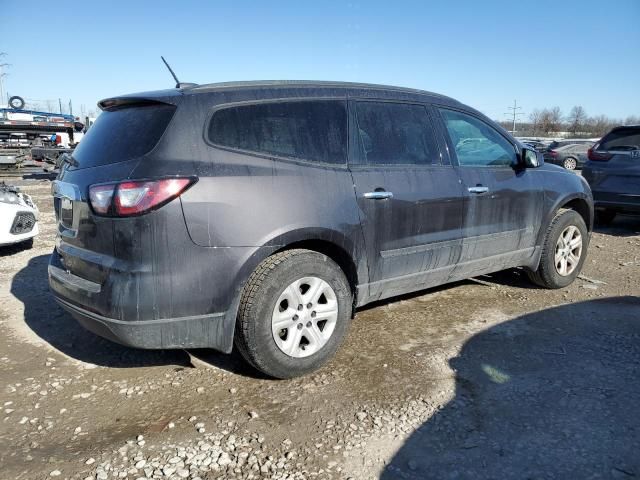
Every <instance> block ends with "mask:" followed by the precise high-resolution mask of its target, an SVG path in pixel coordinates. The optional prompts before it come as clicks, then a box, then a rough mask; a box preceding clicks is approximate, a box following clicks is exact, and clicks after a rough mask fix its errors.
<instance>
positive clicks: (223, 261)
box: [48, 246, 262, 353]
mask: <svg viewBox="0 0 640 480" xmlns="http://www.w3.org/2000/svg"><path fill="white" fill-rule="evenodd" d="M186 247H187V246H185V249H186ZM193 248H194V251H192V252H191V253H195V251H198V252H199V253H200V254H201V255H195V254H194V255H192V256H191V257H189V261H188V262H186V261H185V262H183V263H184V268H182V269H181V270H180V271H177V269H174V270H172V271H171V272H167V273H166V274H164V273H163V272H158V270H160V268H161V267H159V266H158V265H157V264H155V265H153V267H155V268H144V269H142V270H143V271H140V269H138V270H132V269H125V270H120V269H118V268H120V267H123V264H124V266H128V264H126V263H124V262H120V263H119V264H115V265H114V264H113V262H112V264H108V263H107V262H108V260H105V259H103V258H102V256H100V255H98V254H93V257H94V258H93V260H94V262H95V263H91V262H90V261H89V260H87V259H85V258H82V257H74V256H71V255H70V254H68V253H67V254H66V257H65V259H62V258H61V257H60V254H59V253H58V251H57V249H56V250H54V252H53V253H52V255H51V257H50V260H49V269H48V277H49V287H50V289H51V292H52V293H53V295H54V297H55V299H56V300H57V301H58V303H60V305H62V307H63V308H65V309H66V310H67V311H68V312H69V313H71V315H72V316H73V317H74V318H75V319H77V320H78V321H79V322H80V323H81V324H82V325H83V326H84V327H85V328H87V329H88V330H90V331H92V332H94V333H96V334H97V335H100V336H102V337H105V338H107V339H109V340H112V341H115V342H118V343H121V344H124V345H127V346H131V347H137V348H146V349H170V348H212V349H215V350H219V351H222V352H226V353H229V352H231V350H232V348H233V337H234V329H235V321H236V314H237V310H238V304H239V302H240V295H241V292H242V287H243V285H244V281H245V279H246V277H247V276H248V273H247V272H249V273H250V271H252V269H253V268H254V266H255V262H259V261H260V259H261V256H260V255H261V254H262V252H261V249H248V248H247V249H244V248H240V249H237V251H236V250H235V249H233V251H232V249H225V250H222V251H220V250H216V249H205V248H202V247H195V246H194V247H193ZM256 250H257V251H258V252H256ZM252 251H253V252H254V253H256V258H255V259H253V258H252V259H251V260H250V261H249V260H248V259H247V258H246V257H245V255H248V256H249V257H251V252H252ZM85 253H86V252H85ZM83 255H85V254H84V253H83ZM165 257H167V258H168V257H169V256H165ZM181 258H183V257H181ZM63 260H64V262H63ZM80 264H81V265H85V264H86V265H91V266H92V268H94V269H98V268H102V269H103V270H104V271H105V272H107V274H106V276H105V277H104V279H103V280H102V281H96V278H93V277H91V276H88V277H89V278H85V276H84V275H83V276H82V277H81V276H79V275H76V274H74V273H73V272H72V271H70V269H72V268H73V266H76V267H77V266H78V265H80ZM244 264H246V266H247V272H245V271H244V270H242V269H240V268H238V265H244ZM66 265H68V266H66ZM109 267H111V268H109ZM116 267H118V268H116Z"/></svg>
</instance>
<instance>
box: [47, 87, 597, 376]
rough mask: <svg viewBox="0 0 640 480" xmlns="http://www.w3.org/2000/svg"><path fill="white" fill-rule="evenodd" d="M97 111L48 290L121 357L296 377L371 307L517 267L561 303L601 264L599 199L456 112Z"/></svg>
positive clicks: (324, 94)
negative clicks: (225, 355)
mask: <svg viewBox="0 0 640 480" xmlns="http://www.w3.org/2000/svg"><path fill="white" fill-rule="evenodd" d="M99 105H100V107H101V108H102V110H103V113H102V114H101V115H100V117H99V118H98V120H97V122H96V123H95V125H94V126H93V127H92V129H91V130H90V131H89V133H88V134H87V136H86V137H85V138H84V139H83V141H82V143H81V144H80V145H79V147H78V148H76V150H75V151H74V152H73V156H72V157H70V158H66V159H65V162H64V166H63V168H62V170H61V172H60V175H59V177H58V179H57V180H56V181H55V182H54V184H53V187H52V188H53V194H54V199H55V202H54V203H55V209H56V215H57V220H58V238H57V243H56V247H55V250H54V252H53V254H52V256H51V261H50V265H49V281H50V286H51V289H52V290H53V293H54V295H55V297H56V299H57V300H58V301H59V302H60V303H61V304H62V305H63V306H64V308H66V309H67V310H68V311H69V312H71V314H72V315H73V316H74V317H76V318H77V319H78V320H79V321H80V322H81V323H82V324H83V325H84V326H86V327H87V328H88V329H90V330H92V331H94V332H96V333H97V334H99V335H102V336H105V337H107V338H110V339H112V340H115V341H118V342H121V343H123V344H126V345H130V346H135V347H142V348H189V347H210V348H214V349H217V350H221V351H223V352H230V351H231V349H232V347H233V345H234V342H235V345H236V347H237V348H238V349H239V350H240V351H241V352H242V354H243V355H244V357H245V358H246V359H247V360H248V361H249V362H250V363H251V364H253V365H254V366H255V367H256V368H258V369H260V370H261V371H263V372H265V373H267V374H269V375H271V376H274V377H280V378H286V377H292V376H296V375H301V374H304V373H306V372H309V371H311V370H313V369H315V368H317V367H318V366H320V365H321V364H323V363H324V362H325V361H326V360H327V359H329V358H330V357H331V356H332V355H333V354H334V352H335V351H336V350H337V348H338V346H339V344H340V342H341V341H342V339H343V337H344V335H345V332H346V331H347V328H348V326H349V323H350V320H351V318H352V315H353V314H354V310H355V308H356V307H358V306H361V305H365V304H367V303H370V302H373V301H376V300H380V299H384V298H388V297H392V296H394V295H399V294H404V293H407V292H412V291H416V290H421V289H425V288H428V287H433V286H435V285H440V284H443V283H447V282H452V281H455V280H460V279H464V278H467V277H471V276H475V275H481V274H486V273H490V272H495V271H498V270H502V269H506V268H512V267H525V268H526V269H527V270H528V271H529V273H530V276H531V278H532V279H533V280H534V281H535V282H536V283H538V284H539V285H542V286H544V287H548V288H560V287H564V286H566V285H568V284H570V283H571V282H572V281H573V280H574V279H575V277H576V276H577V275H578V273H579V272H580V269H581V267H582V264H583V262H584V260H585V257H586V251H587V246H588V243H589V235H590V231H591V226H592V217H593V206H592V198H591V192H590V190H589V187H588V185H587V184H586V182H585V181H584V180H583V179H582V178H581V177H579V176H577V175H573V174H571V173H568V172H566V171H564V170H563V169H561V168H559V167H556V166H553V165H543V164H542V163H543V162H542V158H541V155H540V154H537V153H536V152H535V151H534V150H532V149H529V148H527V147H523V146H522V145H520V144H519V143H518V142H517V141H516V140H515V139H514V138H513V137H511V136H510V135H509V134H508V133H507V132H506V131H505V130H504V129H502V128H501V127H499V126H498V125H497V124H495V123H494V122H493V121H491V120H489V119H488V118H487V117H485V116H484V115H482V114H481V113H479V112H477V111H476V110H474V109H472V108H470V107H467V106H465V105H463V104H461V103H460V102H457V101H456V100H453V99H451V98H448V97H445V96H442V95H437V94H433V93H428V92H424V91H419V90H410V89H405V88H396V87H383V86H375V85H365V84H348V83H328V82H249V83H225V84H213V85H203V86H188V87H183V88H178V89H174V90H165V91H158V92H151V93H141V94H135V95H126V96H121V97H116V98H111V99H108V100H104V101H102V102H100V104H99ZM407 328H410V326H407Z"/></svg>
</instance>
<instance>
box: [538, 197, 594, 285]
mask: <svg viewBox="0 0 640 480" xmlns="http://www.w3.org/2000/svg"><path fill="white" fill-rule="evenodd" d="M571 225H573V226H575V227H577V228H578V230H579V231H580V234H581V235H582V253H581V255H580V259H579V261H578V265H577V266H576V268H575V269H574V270H573V271H572V272H571V273H570V274H569V275H566V276H563V275H560V274H559V273H558V271H557V269H556V265H555V253H556V244H557V242H558V239H559V237H560V234H561V233H562V232H563V231H564V230H565V229H566V228H567V227H569V226H571ZM588 246H589V232H588V231H587V226H586V225H585V223H584V219H583V218H582V217H581V216H580V214H579V213H578V212H576V211H575V210H560V211H559V212H558V213H557V214H556V216H555V217H554V218H553V220H552V221H551V224H550V225H549V227H548V228H547V233H546V234H545V238H544V241H543V243H542V254H541V255H540V263H539V265H538V269H537V270H536V271H528V272H527V273H528V275H529V278H530V279H531V281H532V282H533V283H535V284H537V285H539V286H541V287H544V288H550V289H555V288H563V287H566V286H567V285H570V284H571V283H573V281H574V280H575V279H576V277H577V276H578V275H579V274H580V271H581V270H582V265H584V260H585V258H586V257H587V248H588Z"/></svg>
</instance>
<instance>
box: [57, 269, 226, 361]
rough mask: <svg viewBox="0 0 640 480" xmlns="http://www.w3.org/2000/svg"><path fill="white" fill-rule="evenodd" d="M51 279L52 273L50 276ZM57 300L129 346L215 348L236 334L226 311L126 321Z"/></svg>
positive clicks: (81, 319)
mask: <svg viewBox="0 0 640 480" xmlns="http://www.w3.org/2000/svg"><path fill="white" fill-rule="evenodd" d="M50 278H51V276H50ZM56 301H57V302H58V303H59V304H60V305H61V306H62V307H63V308H64V309H65V310H66V311H68V312H69V313H70V314H71V315H72V316H73V318H75V319H76V320H77V321H78V322H79V323H80V324H81V325H82V326H83V327H84V328H86V329H87V330H89V331H90V332H93V333H95V334H96V335H99V336H101V337H104V338H106V339H108V340H111V341H113V342H116V343H120V344H122V345H126V346H128V347H135V348H146V349H164V348H166V349H169V348H216V347H218V350H226V349H223V348H222V347H223V343H225V340H226V339H227V338H229V336H232V335H233V330H231V331H230V332H227V331H226V328H225V325H226V324H227V323H228V322H225V318H226V317H227V312H221V313H217V314H212V315H201V316H195V317H182V318H166V319H162V320H142V321H123V320H116V319H113V318H107V317H103V316H102V315H98V314H97V313H93V312H90V311H89V310H87V309H85V308H82V307H79V306H78V305H74V304H72V303H69V302H67V301H65V300H62V299H61V298H59V297H56Z"/></svg>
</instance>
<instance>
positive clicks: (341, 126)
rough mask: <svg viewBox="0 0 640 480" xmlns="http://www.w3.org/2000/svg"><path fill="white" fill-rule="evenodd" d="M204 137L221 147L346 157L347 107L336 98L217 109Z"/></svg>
mask: <svg viewBox="0 0 640 480" xmlns="http://www.w3.org/2000/svg"><path fill="white" fill-rule="evenodd" d="M209 140H210V141H211V142H212V143H214V144H216V145H220V146H223V147H229V148H234V149H239V150H247V151H250V152H256V153H263V154H268V155H277V156H280V157H289V158H295V159H301V160H309V161H314V162H321V163H333V164H343V163H346V158H347V112H346V104H345V102H342V101H337V100H336V101H333V100H329V101H324V100H322V101H292V102H276V103H260V104H254V105H242V106H236V107H229V108H224V109H221V110H218V111H217V112H215V113H214V114H213V118H212V119H211V122H210V123H209Z"/></svg>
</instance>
